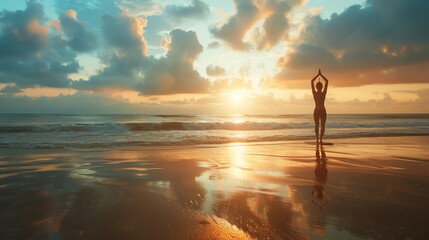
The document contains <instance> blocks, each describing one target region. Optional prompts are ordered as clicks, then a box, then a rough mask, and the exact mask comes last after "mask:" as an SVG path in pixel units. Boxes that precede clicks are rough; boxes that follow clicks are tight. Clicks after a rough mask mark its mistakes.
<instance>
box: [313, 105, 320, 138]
mask: <svg viewBox="0 0 429 240" xmlns="http://www.w3.org/2000/svg"><path fill="white" fill-rule="evenodd" d="M313 118H314V132H315V133H316V142H319V118H320V116H319V112H318V111H317V110H316V109H314V113H313Z"/></svg>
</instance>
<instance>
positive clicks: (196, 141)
mask: <svg viewBox="0 0 429 240" xmlns="http://www.w3.org/2000/svg"><path fill="white" fill-rule="evenodd" d="M392 136H395V137H396V136H429V132H427V131H414V132H410V131H403V132H396V133H388V132H370V131H368V132H360V133H356V132H346V133H337V134H330V135H329V137H328V138H327V139H339V138H362V137H392ZM312 139H314V136H313V135H271V136H246V137H226V136H200V135H188V136H183V137H180V138H172V139H171V140H162V141H159V140H156V139H147V140H145V139H142V140H137V141H136V140H126V139H124V140H123V141H114V140H112V139H110V140H106V139H100V141H97V142H85V141H80V142H51V143H43V142H31V143H29V142H8V143H6V142H0V148H18V149H88V148H89V149H91V148H92V149H93V148H110V147H138V146H185V145H217V144H227V143H258V142H282V141H283V142H286V141H293V140H312ZM103 140H105V141H103Z"/></svg>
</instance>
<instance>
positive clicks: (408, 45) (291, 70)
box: [279, 0, 429, 85]
mask: <svg viewBox="0 0 429 240" xmlns="http://www.w3.org/2000/svg"><path fill="white" fill-rule="evenodd" d="M427 9H429V2H427V1H424V0H410V1H402V0H392V1H389V3H388V4H386V2H385V1H381V0H368V1H367V3H366V5H365V6H360V5H354V6H351V7H349V8H348V9H346V10H345V11H344V12H342V13H340V14H333V15H332V16H331V18H330V19H322V18H321V17H320V16H311V17H308V18H307V19H306V20H305V28H304V30H303V32H302V34H301V36H300V40H299V42H298V44H297V46H296V47H295V49H294V50H293V51H292V53H291V54H289V55H287V56H286V57H285V58H284V59H283V60H282V61H283V63H284V70H283V72H282V74H281V75H279V77H280V78H284V79H299V78H302V77H304V76H305V77H308V74H305V71H306V70H308V69H317V68H319V67H322V68H323V69H327V70H329V71H331V72H335V73H336V74H350V73H352V72H354V73H355V75H358V74H359V73H365V72H369V71H380V72H381V71H386V72H388V71H391V70H395V69H396V68H406V67H407V66H410V65H415V66H417V65H421V64H424V63H427V62H428V61H429V31H427V26H429V18H428V17H427V13H426V12H427V11H426V10H427ZM428 73H429V72H428V71H427V70H424V72H420V73H414V74H411V75H409V76H405V77H404V78H402V79H400V80H395V82H407V83H409V82H422V81H421V80H420V79H421V76H420V75H427V74H428ZM397 74H399V75H401V73H397ZM352 79H353V80H352ZM364 79H365V80H363V79H362V80H359V79H355V78H350V79H349V80H348V79H344V81H350V82H349V83H344V84H343V85H362V84H370V83H378V82H380V80H379V79H376V78H364ZM351 81H353V82H351ZM392 81H393V80H392ZM423 82H428V80H427V78H426V81H423ZM340 85H341V84H340Z"/></svg>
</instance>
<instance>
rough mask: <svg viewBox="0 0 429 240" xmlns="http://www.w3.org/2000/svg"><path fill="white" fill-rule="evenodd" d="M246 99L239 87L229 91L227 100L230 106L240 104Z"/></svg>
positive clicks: (244, 93)
mask: <svg viewBox="0 0 429 240" xmlns="http://www.w3.org/2000/svg"><path fill="white" fill-rule="evenodd" d="M245 99H246V92H245V91H244V90H241V89H236V90H233V91H231V92H230V93H229V101H230V103H231V105H232V106H235V107H238V106H242V105H243V103H244V100H245Z"/></svg>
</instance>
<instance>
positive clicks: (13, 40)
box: [0, 1, 80, 88]
mask: <svg viewBox="0 0 429 240" xmlns="http://www.w3.org/2000/svg"><path fill="white" fill-rule="evenodd" d="M0 15H1V17H0V19H1V20H0V24H1V25H0V50H1V54H0V82H3V83H15V84H16V85H18V87H21V88H25V87H34V86H47V87H68V86H69V79H68V78H67V76H68V75H69V74H70V73H76V72H78V71H79V68H80V66H79V63H78V62H77V60H76V57H77V54H76V53H75V52H74V50H73V49H71V48H69V45H68V43H67V41H66V40H64V39H62V37H61V36H60V34H59V33H58V32H56V31H55V29H54V28H49V24H50V23H49V22H47V21H46V19H45V14H44V11H43V6H42V5H41V4H39V3H37V2H36V1H29V2H27V8H26V9H25V10H23V11H21V10H18V11H14V12H9V11H3V12H1V14H0Z"/></svg>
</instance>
